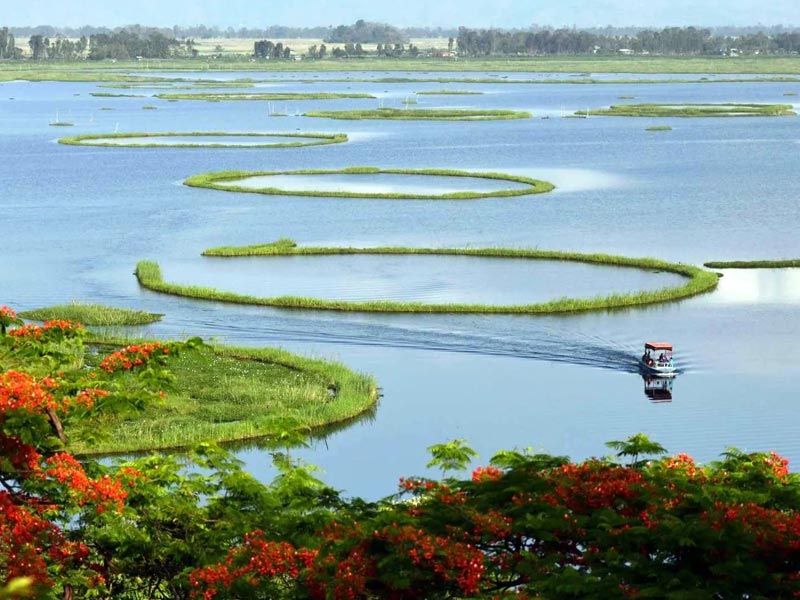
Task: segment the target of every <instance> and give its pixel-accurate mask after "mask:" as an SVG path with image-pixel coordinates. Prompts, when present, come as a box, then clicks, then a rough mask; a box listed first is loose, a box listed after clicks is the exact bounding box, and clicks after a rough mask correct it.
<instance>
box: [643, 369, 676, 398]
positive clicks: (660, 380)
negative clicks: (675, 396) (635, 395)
mask: <svg viewBox="0 0 800 600" xmlns="http://www.w3.org/2000/svg"><path fill="white" fill-rule="evenodd" d="M642 379H643V380H644V395H645V396H647V397H648V398H650V400H651V401H652V402H672V387H673V386H674V384H675V379H674V378H672V377H653V376H650V375H642Z"/></svg>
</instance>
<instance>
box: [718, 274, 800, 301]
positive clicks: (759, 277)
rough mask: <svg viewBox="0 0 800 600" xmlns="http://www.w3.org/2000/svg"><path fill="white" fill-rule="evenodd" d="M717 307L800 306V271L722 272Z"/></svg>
mask: <svg viewBox="0 0 800 600" xmlns="http://www.w3.org/2000/svg"><path fill="white" fill-rule="evenodd" d="M721 272H722V273H723V274H724V277H722V278H721V279H720V281H719V287H718V289H717V291H716V292H715V293H714V294H713V295H711V296H709V297H708V301H709V302H713V303H715V304H800V269H795V268H791V269H722V270H721Z"/></svg>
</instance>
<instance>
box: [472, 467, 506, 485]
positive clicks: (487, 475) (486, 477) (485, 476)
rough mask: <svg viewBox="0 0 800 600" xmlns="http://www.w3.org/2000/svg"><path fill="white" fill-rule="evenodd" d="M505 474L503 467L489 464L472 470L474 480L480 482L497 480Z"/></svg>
mask: <svg viewBox="0 0 800 600" xmlns="http://www.w3.org/2000/svg"><path fill="white" fill-rule="evenodd" d="M502 476H503V469H498V468H497V467H493V466H491V465H489V466H488V467H478V468H477V469H475V470H474V471H473V472H472V481H474V482H475V483H480V482H482V481H497V480H498V479H500V478H501V477H502Z"/></svg>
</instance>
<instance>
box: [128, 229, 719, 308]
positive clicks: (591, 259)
mask: <svg viewBox="0 0 800 600" xmlns="http://www.w3.org/2000/svg"><path fill="white" fill-rule="evenodd" d="M203 254H204V255H206V256H216V257H237V256H270V257H280V256H324V255H348V254H367V255H436V256H467V257H470V256H471V257H491V258H493V259H509V260H521V259H522V260H556V261H570V262H580V263H587V264H593V265H607V266H615V267H629V268H635V269H644V270H649V271H653V270H656V271H663V272H667V273H674V274H677V275H680V276H682V277H684V278H686V279H687V281H686V282H685V283H683V284H682V285H676V286H669V287H664V288H661V289H655V290H644V291H638V292H631V293H613V294H609V295H606V296H594V297H590V298H559V299H556V300H551V301H546V302H537V303H531V304H508V305H502V304H461V303H430V302H419V301H416V302H415V301H396V300H368V301H356V300H334V299H325V298H307V297H302V296H278V297H258V296H250V295H246V294H239V293H236V292H228V291H222V290H217V289H214V288H206V287H201V286H196V285H183V284H179V283H169V282H166V281H164V279H163V277H162V275H161V269H160V267H159V265H158V263H155V262H153V261H141V262H139V263H138V264H137V265H136V271H135V274H136V277H137V279H138V280H139V284H140V285H142V286H143V287H145V288H147V289H150V290H153V291H156V292H161V293H165V294H172V295H175V296H183V297H188V298H196V299H201V300H211V301H216V302H229V303H234V304H250V305H257V306H270V307H275V308H289V309H306V310H331V311H343V312H384V313H478V314H557V313H574V312H585V311H592V310H608V309H614V308H628V307H634V306H642V305H648V304H659V303H663V302H670V301H674V300H679V299H682V298H688V297H690V296H694V295H696V294H701V293H704V292H708V291H710V290H712V289H714V288H715V287H716V285H717V280H718V277H717V274H716V273H713V272H711V271H706V270H704V269H700V268H698V267H695V266H692V265H684V264H680V263H669V262H665V261H661V260H657V259H652V258H628V257H624V256H612V255H608V254H581V253H576V252H557V251H550V250H528V249H514V248H403V247H378V248H347V247H298V246H297V245H296V244H295V242H294V241H292V240H289V239H281V240H278V241H276V242H273V243H270V244H261V245H257V246H232V247H219V248H211V249H209V250H206V251H205V252H204V253H203Z"/></svg>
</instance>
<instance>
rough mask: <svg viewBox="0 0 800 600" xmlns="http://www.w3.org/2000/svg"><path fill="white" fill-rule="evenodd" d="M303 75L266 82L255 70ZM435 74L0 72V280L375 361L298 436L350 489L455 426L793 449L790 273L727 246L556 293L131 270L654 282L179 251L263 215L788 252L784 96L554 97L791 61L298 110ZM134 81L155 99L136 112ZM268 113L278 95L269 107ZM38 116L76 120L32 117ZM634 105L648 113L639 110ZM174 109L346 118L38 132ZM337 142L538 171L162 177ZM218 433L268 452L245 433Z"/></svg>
mask: <svg viewBox="0 0 800 600" xmlns="http://www.w3.org/2000/svg"><path fill="white" fill-rule="evenodd" d="M217 75H219V74H216V73H215V74H214V76H217ZM224 75H225V76H227V75H228V74H224ZM236 75H239V74H231V76H236ZM246 75H247V76H254V77H262V76H263V77H266V76H267V75H266V74H253V73H248V74H246ZM325 75H326V76H328V75H329V74H325ZM382 75H383V74H377V76H382ZM391 75H392V76H394V75H398V74H391ZM439 75H440V74H435V76H439ZM478 75H480V74H478ZM519 75H520V74H514V75H513V76H519ZM522 75H524V76H528V74H522ZM197 76H201V77H206V76H208V74H205V73H200V74H197ZM281 76H283V78H285V77H286V76H285V74H281ZM308 76H309V74H298V75H297V77H299V78H303V77H308ZM354 76H356V77H362V76H363V75H362V74H354ZM453 76H463V74H453ZM509 76H512V75H509ZM308 86H309V84H304V83H275V85H274V89H276V90H280V91H302V90H307V89H309V87H308ZM443 87H454V85H451V86H448V85H444V84H437V83H431V84H386V83H363V84H362V83H355V82H348V83H317V84H313V89H314V90H316V91H331V92H336V91H344V90H352V91H355V92H368V93H376V94H378V95H380V96H381V98H380V99H379V100H326V101H303V102H291V103H277V104H276V103H272V105H270V103H267V102H220V103H206V102H166V101H160V100H156V99H153V98H96V97H91V96H89V92H91V91H96V90H97V87H96V85H94V84H83V83H24V82H14V83H7V84H2V85H0V127H2V132H3V135H2V136H0V156H3V160H2V161H0V189H1V190H2V194H0V215H2V218H3V228H2V232H3V233H2V235H1V236H0V289H1V290H2V299H0V303H8V304H9V305H12V306H14V307H16V308H18V309H27V308H34V307H38V306H43V305H48V304H53V303H56V302H65V301H69V300H71V299H78V300H91V301H96V302H103V303H108V304H112V305H118V306H127V307H134V308H142V309H146V310H152V311H154V312H160V313H165V314H166V317H165V319H164V321H163V322H161V323H159V324H157V325H153V326H150V327H148V328H143V330H142V331H143V332H144V333H147V334H150V335H163V336H188V335H196V334H199V335H202V336H206V337H211V336H213V337H215V338H216V339H218V340H220V341H223V342H228V343H238V344H248V345H265V344H270V345H280V346H283V347H286V348H289V349H291V350H296V351H300V352H304V353H307V354H312V355H316V356H323V357H333V358H338V359H341V360H343V361H345V362H346V363H348V364H349V365H351V366H352V367H354V368H355V369H357V370H360V371H365V372H369V373H372V374H374V375H375V376H376V377H377V378H378V380H379V382H380V384H381V386H382V387H383V392H384V397H383V398H382V400H381V402H380V405H379V407H378V409H377V411H376V412H375V414H374V415H373V416H372V417H370V418H369V419H366V420H364V421H361V422H359V423H357V424H355V425H353V426H351V427H350V428H347V429H344V430H341V431H339V432H337V433H334V434H331V435H329V436H328V437H326V438H324V439H319V440H317V441H315V442H314V443H313V444H312V447H311V448H310V449H309V450H307V451H302V452H301V453H300V454H301V456H303V457H304V458H306V459H307V460H309V461H310V462H313V463H315V464H319V465H320V466H322V467H323V468H324V469H325V470H326V471H327V475H326V479H327V480H328V481H330V482H331V483H332V484H333V485H334V486H336V487H339V488H342V489H345V490H347V491H348V493H352V494H361V495H366V496H370V497H375V496H380V495H383V494H386V493H390V492H392V491H393V490H394V485H395V483H396V480H397V477H398V476H400V475H409V474H413V473H421V472H424V464H425V463H426V462H427V457H426V454H425V448H426V446H428V445H430V444H434V443H438V442H441V441H445V440H447V439H452V438H454V437H463V438H466V439H467V440H469V442H470V443H471V444H472V445H473V446H475V447H476V449H477V450H478V451H479V452H480V453H481V455H482V457H483V460H488V458H489V457H490V456H491V454H492V453H493V452H494V451H497V450H499V449H502V448H509V447H514V446H521V447H525V446H532V447H533V448H535V449H540V450H544V451H548V452H553V453H557V454H569V455H571V456H573V457H574V458H583V457H586V456H590V455H598V454H602V453H604V452H605V448H604V446H603V442H605V441H607V440H611V439H619V438H622V437H625V436H627V435H630V434H633V433H636V432H639V431H644V432H646V433H647V434H648V435H651V436H652V437H653V438H654V439H656V440H658V441H660V442H661V443H662V444H664V445H665V446H667V447H668V448H669V449H670V450H673V451H676V452H677V451H686V452H689V453H692V454H694V455H695V456H696V457H698V458H699V459H701V460H711V459H713V458H715V457H716V456H718V455H719V453H720V452H722V451H723V450H724V449H725V447H727V446H730V445H735V446H739V447H741V448H744V449H747V450H770V449H774V450H777V451H778V452H781V453H783V454H784V455H786V456H788V457H789V458H790V459H791V460H792V461H793V463H794V465H795V466H796V465H797V464H800V441H798V437H797V436H796V430H797V426H798V424H799V423H798V417H797V416H796V415H797V412H796V410H795V401H796V400H795V398H796V396H797V393H796V381H798V376H800V360H798V359H797V350H796V340H797V339H798V338H800V318H798V308H799V307H800V274H798V271H797V270H786V271H757V272H755V271H754V272H748V271H743V272H735V271H731V272H727V273H726V274H725V277H723V278H722V280H721V281H720V287H719V289H718V290H717V291H716V292H714V293H712V294H708V295H704V296H701V297H697V298H693V299H690V300H686V301H683V302H680V303H675V304H670V305H666V306H661V307H652V308H647V309H636V310H629V311H621V312H611V313H598V314H590V315H573V316H560V317H553V316H551V317H525V316H516V317H510V316H479V315H471V316H446V315H367V314H346V315H338V314H333V313H322V312H315V311H300V312H298V311H286V310H273V309H262V308H255V307H236V306H231V305H223V304H216V303H211V302H198V301H189V300H184V299H180V298H170V297H167V296H162V295H158V294H154V293H151V292H147V291H145V290H142V289H140V288H139V287H138V285H137V284H136V281H135V279H134V277H133V276H132V271H133V268H134V266H135V264H136V262H137V261H138V260H140V259H143V258H153V259H156V260H159V261H160V262H161V264H162V266H163V268H164V272H165V275H166V276H167V278H168V279H172V280H176V281H178V280H179V281H184V282H187V283H188V282H192V283H205V284H208V285H214V286H215V287H220V288H225V289H231V290H233V291H242V292H248V291H250V292H253V293H264V295H273V292H272V290H274V291H275V295H278V293H295V292H300V293H306V292H309V291H316V293H315V294H314V295H320V296H325V297H336V296H337V295H339V296H340V297H348V298H374V297H385V296H388V297H395V298H398V299H430V298H434V299H436V300H437V301H439V300H442V301H445V300H452V299H456V300H458V301H489V300H492V299H497V297H498V296H494V297H493V296H492V293H493V290H494V292H497V293H498V294H500V295H501V297H504V298H513V299H515V300H519V301H524V300H525V299H526V298H533V299H541V298H549V297H557V296H559V295H562V294H567V293H577V292H581V293H583V292H586V291H589V290H592V289H597V290H598V291H603V292H606V291H627V290H631V289H642V288H648V287H658V286H661V285H667V284H668V282H669V276H666V275H663V274H661V275H659V274H650V273H637V272H631V271H628V270H615V269H611V270H607V269H602V270H601V269H598V268H591V267H585V266H580V265H571V266H570V267H569V268H566V269H564V270H560V268H561V266H562V265H558V264H555V265H553V264H550V263H544V264H538V265H537V264H532V265H530V264H527V265H526V264H521V263H520V264H513V265H508V264H503V265H498V264H497V261H480V260H470V259H463V260H462V259H457V260H453V259H452V258H444V257H440V258H435V257H383V258H379V257H350V258H349V259H348V260H347V261H343V262H341V263H340V262H338V259H337V260H334V261H326V260H325V259H319V260H318V259H300V258H298V259H289V261H284V262H282V261H281V260H280V259H278V260H276V259H266V260H258V259H248V260H246V261H243V262H237V261H235V260H234V261H230V262H221V261H219V260H217V261H215V260H213V259H208V258H202V257H201V256H200V252H201V251H202V250H204V249H205V248H208V247H210V246H216V245H234V244H253V243H261V242H267V241H271V240H274V239H277V238H279V237H292V238H294V239H296V240H297V241H298V242H299V243H301V244H309V245H312V244H313V245H354V246H357V245H363V246H368V245H405V246H473V247H483V246H522V247H538V248H552V249H562V250H577V251H587V252H595V251H597V252H608V253H618V254H626V255H631V256H656V257H659V258H664V259H667V260H677V261H684V262H690V263H695V264H699V263H702V262H703V261H705V260H712V259H747V258H762V257H763V258H793V257H797V256H800V236H798V235H797V231H798V227H799V226H800V210H799V209H798V205H797V173H798V172H800V153H799V152H798V150H800V146H798V143H800V130H799V129H798V127H800V119H798V118H730V119H625V118H600V117H598V118H589V119H562V118H560V117H561V115H567V114H570V113H572V112H574V111H576V110H583V109H586V108H587V107H588V108H595V107H600V106H606V105H609V104H612V103H617V102H621V101H620V100H618V96H620V95H635V96H636V100H634V102H669V103H685V102H786V101H787V100H792V98H791V97H785V96H783V94H784V93H787V92H792V91H794V92H800V84H797V83H758V84H753V83H718V84H714V83H708V84H660V85H649V86H648V85H638V86H634V85H610V84H609V85H576V86H568V85H535V86H531V85H524V84H520V85H515V84H504V85H502V86H492V85H487V84H482V85H473V84H471V85H470V86H469V89H477V90H480V91H484V92H485V94H483V95H480V96H427V97H426V96H420V97H419V98H418V101H419V104H418V105H417V107H439V106H463V107H470V108H515V109H517V108H518V109H525V110H530V111H532V112H533V113H534V115H535V116H536V117H537V118H534V119H530V120H519V121H495V122H419V123H415V122H386V121H334V120H329V119H311V118H307V117H302V116H299V115H300V113H302V112H305V111H308V110H316V109H323V108H325V109H349V108H371V107H375V106H378V104H379V103H383V105H384V106H398V107H399V106H401V104H400V102H401V101H402V99H403V98H406V97H408V96H409V95H411V94H413V93H414V92H415V91H419V90H421V89H441V88H443ZM458 87H459V88H462V87H466V84H459V85H458ZM270 89H273V88H270ZM11 98H13V100H11ZM145 104H155V105H157V106H158V107H159V110H155V111H145V110H142V106H143V105H145ZM284 104H286V106H284ZM101 107H106V108H113V109H114V110H111V111H107V110H100V109H101ZM270 112H286V113H288V114H290V115H293V116H289V117H282V118H270V117H269V116H268V115H269V113H270ZM295 113H297V114H298V116H294V115H295ZM56 116H58V119H59V120H69V121H72V122H74V123H75V127H71V128H66V129H65V128H53V127H50V126H49V122H50V121H52V120H55V118H56ZM541 116H548V117H549V118H548V119H541V118H538V117H541ZM653 124H669V125H671V126H673V127H674V129H673V131H669V132H661V133H652V132H647V131H645V128H646V127H648V126H650V125H653ZM199 130H208V131H231V132H237V131H265V132H276V133H282V132H283V133H291V132H297V131H301V132H329V133H335V132H343V133H347V134H348V135H349V136H350V139H351V141H350V142H348V143H346V144H340V145H334V146H321V147H309V148H283V149H210V148H209V149H191V150H189V149H179V148H153V149H141V148H138V149H137V148H89V147H73V146H63V145H59V144H57V143H55V140H56V139H57V138H58V136H60V135H74V134H78V133H103V132H113V131H119V132H126V131H127V132H138V131H199ZM356 165H372V166H377V167H385V168H434V167H437V168H457V169H472V170H476V171H503V172H511V173H518V174H523V175H528V176H532V177H539V178H543V179H547V180H550V181H552V182H554V183H555V184H556V185H557V186H558V187H557V189H556V191H554V192H552V193H550V194H545V195H538V196H528V197H518V198H506V199H486V200H479V201H470V202H442V201H435V202H434V201H432V202H425V201H415V202H409V201H391V200H368V199H335V198H299V197H283V196H261V195H258V194H237V193H227V192H219V191H213V190H203V189H192V188H187V187H184V186H182V185H181V184H180V183H181V181H182V180H183V179H184V178H185V177H187V176H189V175H192V174H196V173H200V172H205V171H215V170H223V169H226V170H227V169H243V170H248V169H251V170H293V169H308V168H314V169H340V168H344V167H348V166H356ZM608 271H610V272H613V273H614V274H615V275H614V276H613V277H612V276H610V275H609V273H608ZM664 278H666V281H665V279H664ZM601 284H602V285H605V286H606V287H605V288H600V287H599V286H600V285H601ZM293 290H294V291H293ZM651 338H654V339H655V338H657V339H666V340H668V341H671V342H672V343H673V344H674V345H675V351H676V362H677V364H678V367H679V369H680V370H681V373H680V374H679V376H678V377H677V378H676V379H675V381H674V384H673V387H672V401H671V402H657V403H656V402H652V401H651V399H650V398H649V397H648V396H647V395H645V385H646V384H645V382H644V381H643V380H642V378H641V377H640V376H639V375H638V374H637V373H636V372H635V360H636V357H638V355H639V354H641V344H642V342H643V341H644V340H646V339H651ZM240 455H241V456H242V457H243V458H244V459H245V460H246V461H247V464H248V466H249V467H250V468H251V469H252V470H253V471H254V472H255V473H258V474H260V475H261V476H263V477H265V478H267V477H270V470H269V468H268V467H267V464H268V462H269V458H268V456H267V455H266V454H265V453H264V452H263V451H261V450H258V449H256V448H251V449H243V450H240Z"/></svg>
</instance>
